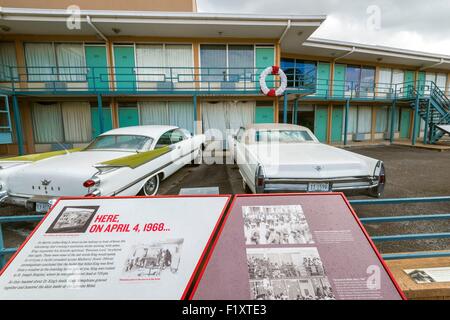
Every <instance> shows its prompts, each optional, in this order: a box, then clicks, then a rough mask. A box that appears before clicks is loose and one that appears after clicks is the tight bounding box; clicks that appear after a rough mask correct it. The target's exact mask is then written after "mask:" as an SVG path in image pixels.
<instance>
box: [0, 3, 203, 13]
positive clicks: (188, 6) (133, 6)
mask: <svg viewBox="0 0 450 320" xmlns="http://www.w3.org/2000/svg"><path fill="white" fill-rule="evenodd" d="M71 5H77V6H79V7H80V8H81V9H82V10H131V11H168V12H175V11H184V12H195V11H197V4H196V1H195V0H170V1H158V0H130V1H119V0H95V1H89V0H78V1H76V2H74V1H72V0H46V1H36V0H1V1H0V6H2V7H11V8H36V9H66V8H67V7H69V6H71Z"/></svg>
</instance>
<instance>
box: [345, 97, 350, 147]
mask: <svg viewBox="0 0 450 320" xmlns="http://www.w3.org/2000/svg"><path fill="white" fill-rule="evenodd" d="M349 113H350V99H347V101H346V102H345V118H344V146H346V145H347V132H348V116H349Z"/></svg>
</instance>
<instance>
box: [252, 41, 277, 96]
mask: <svg viewBox="0 0 450 320" xmlns="http://www.w3.org/2000/svg"><path fill="white" fill-rule="evenodd" d="M274 63H275V49H274V48H273V47H261V48H258V47H256V49H255V67H256V79H255V81H256V87H257V88H259V75H260V74H261V72H262V71H263V70H264V69H265V68H267V67H270V66H273V65H274ZM273 82H274V77H273V76H268V77H267V78H266V83H267V86H268V87H269V88H273V87H275V84H274V83H273Z"/></svg>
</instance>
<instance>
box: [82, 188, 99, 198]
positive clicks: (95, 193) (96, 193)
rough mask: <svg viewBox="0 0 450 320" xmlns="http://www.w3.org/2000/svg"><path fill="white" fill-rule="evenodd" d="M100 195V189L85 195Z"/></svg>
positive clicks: (89, 196)
mask: <svg viewBox="0 0 450 320" xmlns="http://www.w3.org/2000/svg"><path fill="white" fill-rule="evenodd" d="M99 195H100V190H95V191H93V192H90V193H88V194H86V195H85V197H86V198H93V197H98V196H99Z"/></svg>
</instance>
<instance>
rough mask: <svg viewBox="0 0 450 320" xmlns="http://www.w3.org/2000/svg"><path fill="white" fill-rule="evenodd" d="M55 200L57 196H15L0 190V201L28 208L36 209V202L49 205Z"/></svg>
mask: <svg viewBox="0 0 450 320" xmlns="http://www.w3.org/2000/svg"><path fill="white" fill-rule="evenodd" d="M56 200H58V197H54V196H31V195H30V196H27V195H23V196H22V195H21V196H17V195H11V194H8V192H7V191H2V192H0V203H2V204H3V203H4V204H11V205H16V206H21V207H25V208H27V209H30V210H36V203H40V204H48V205H49V207H51V206H52V205H53V204H54V203H55V202H56Z"/></svg>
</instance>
